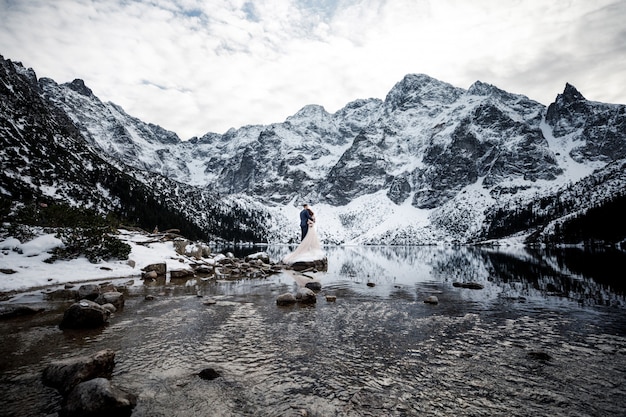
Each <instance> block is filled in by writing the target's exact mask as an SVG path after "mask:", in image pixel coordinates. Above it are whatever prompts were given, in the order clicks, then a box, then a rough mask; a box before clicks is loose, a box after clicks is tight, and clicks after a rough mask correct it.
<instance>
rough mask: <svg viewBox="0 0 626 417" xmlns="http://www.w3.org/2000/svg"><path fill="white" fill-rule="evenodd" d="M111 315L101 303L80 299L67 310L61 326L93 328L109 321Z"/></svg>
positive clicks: (65, 327)
mask: <svg viewBox="0 0 626 417" xmlns="http://www.w3.org/2000/svg"><path fill="white" fill-rule="evenodd" d="M110 315H111V313H110V312H109V311H108V310H107V309H105V308H103V307H102V306H101V305H100V304H98V303H96V302H93V301H89V300H80V301H79V302H78V303H74V304H72V305H71V306H70V307H69V308H68V309H67V310H65V314H64V315H63V320H62V321H61V324H59V327H60V328H61V329H93V328H97V327H101V326H104V325H105V324H106V323H107V322H108V321H109V316H110Z"/></svg>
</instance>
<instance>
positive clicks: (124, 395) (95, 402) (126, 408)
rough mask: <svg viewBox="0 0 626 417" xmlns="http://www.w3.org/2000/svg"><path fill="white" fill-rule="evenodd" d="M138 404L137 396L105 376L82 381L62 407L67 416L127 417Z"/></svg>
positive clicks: (63, 413) (64, 414)
mask: <svg viewBox="0 0 626 417" xmlns="http://www.w3.org/2000/svg"><path fill="white" fill-rule="evenodd" d="M136 405H137V397H136V396H135V395H133V394H130V393H128V392H126V391H124V390H122V389H119V388H117V387H115V386H113V385H112V384H111V381H109V380H108V379H105V378H94V379H91V380H89V381H86V382H82V383H80V384H78V385H77V386H76V388H74V390H72V392H70V394H69V395H68V396H67V399H66V401H65V405H64V406H63V409H62V415H63V416H65V417H78V416H81V417H86V416H89V417H95V416H98V417H104V416H121V417H127V416H130V415H131V414H132V410H133V408H135V406H136Z"/></svg>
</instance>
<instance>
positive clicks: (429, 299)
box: [424, 295, 439, 304]
mask: <svg viewBox="0 0 626 417" xmlns="http://www.w3.org/2000/svg"><path fill="white" fill-rule="evenodd" d="M424 302H425V303H426V304H439V298H437V296H436V295H431V296H428V297H426V299H425V300H424Z"/></svg>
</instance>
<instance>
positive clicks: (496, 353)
mask: <svg viewBox="0 0 626 417" xmlns="http://www.w3.org/2000/svg"><path fill="white" fill-rule="evenodd" d="M265 249H266V251H267V252H268V253H269V254H270V256H271V258H272V259H280V258H281V257H282V255H284V254H285V253H286V252H287V251H288V250H289V248H287V247H268V248H265ZM327 253H328V258H329V270H328V271H327V272H324V273H317V274H315V277H316V278H318V279H319V280H321V282H322V284H323V289H322V291H321V292H320V294H319V295H318V303H317V304H316V305H314V306H310V307H302V306H293V307H277V306H276V304H275V299H276V296H277V295H279V294H281V293H284V292H295V290H296V288H297V284H296V283H295V281H294V279H293V277H292V276H291V275H290V274H289V272H284V273H281V274H278V275H275V276H272V277H271V278H269V279H264V280H257V279H254V280H241V281H236V282H215V281H206V282H205V281H201V280H197V281H196V280H192V281H188V282H187V283H185V284H177V285H174V284H167V285H165V286H143V285H140V284H139V283H138V284H137V285H136V286H133V287H131V288H130V293H129V297H128V298H127V302H126V306H125V308H124V310H123V311H118V312H117V313H116V314H115V316H114V317H112V320H111V324H110V325H109V326H107V327H106V328H104V329H102V330H97V331H88V332H84V331H61V330H59V329H58V323H59V321H60V319H61V317H62V314H63V311H64V309H65V308H66V307H67V304H63V303H60V304H54V305H51V304H46V307H47V308H48V309H49V310H48V312H47V313H45V314H42V315H38V316H35V317H31V318H19V319H13V320H9V321H3V322H0V337H1V338H2V339H1V340H2V345H1V347H0V414H1V415H4V416H45V415H54V414H55V413H56V412H57V411H58V410H59V401H60V397H59V396H58V395H57V394H56V392H55V391H54V390H52V389H49V388H47V387H44V386H43V385H42V384H41V382H40V376H41V371H42V369H43V368H44V367H45V365H46V364H47V363H49V362H50V361H51V360H56V359H60V358H66V357H74V356H79V355H84V354H91V353H93V352H96V351H98V350H101V349H105V348H111V349H114V350H115V351H116V352H117V355H116V367H115V372H114V375H113V383H114V384H115V385H117V386H119V387H122V388H125V389H127V390H129V391H131V392H133V393H135V394H136V395H138V397H139V401H138V405H137V407H136V409H135V411H134V413H133V416H146V417H148V416H150V417H155V416H168V417H169V416H529V415H535V416H623V415H624V410H625V409H626V301H625V296H624V293H625V288H626V279H625V278H624V273H623V266H624V265H625V264H626V262H625V261H626V256H625V255H624V254H623V253H611V252H605V251H597V252H584V251H581V250H569V251H553V252H540V251H536V252H533V251H529V250H519V251H517V252H515V253H507V252H503V251H495V250H480V249H473V248H460V249H453V248H448V249H441V248H434V247H399V248H398V247H339V248H327ZM610 271H617V272H610ZM468 281H472V282H479V283H481V284H483V285H484V288H483V289H481V290H471V289H464V288H458V287H455V286H453V283H455V282H468ZM368 282H369V283H373V284H374V286H373V287H372V286H368V285H367V284H368ZM197 291H200V293H201V294H202V295H203V296H204V299H206V298H208V297H212V298H214V299H216V300H217V303H216V304H215V305H212V306H206V305H204V304H203V302H202V301H203V298H199V297H197V295H196V294H197ZM146 294H155V295H156V296H157V299H156V300H155V301H145V300H144V297H145V295H146ZM327 294H330V295H335V296H336V297H337V301H336V302H326V300H325V297H324V296H325V295H327ZM429 295H436V296H437V297H438V298H439V301H440V303H439V304H438V305H430V304H425V303H424V302H423V300H424V299H425V298H426V297H428V296H429ZM17 301H19V302H32V303H34V304H39V303H40V297H39V295H38V294H37V293H35V294H25V295H23V296H22V297H20V298H19V299H18V300H14V301H13V302H17ZM207 367H211V368H214V369H216V370H218V371H219V372H220V373H221V375H222V376H221V377H220V378H217V379H215V380H213V381H206V380H202V379H200V378H199V377H198V376H197V375H196V374H197V373H198V372H199V371H200V370H202V369H204V368H207Z"/></svg>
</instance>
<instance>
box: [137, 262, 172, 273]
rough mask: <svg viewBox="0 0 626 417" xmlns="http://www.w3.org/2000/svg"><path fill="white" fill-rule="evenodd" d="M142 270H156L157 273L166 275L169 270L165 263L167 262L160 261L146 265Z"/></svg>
mask: <svg viewBox="0 0 626 417" xmlns="http://www.w3.org/2000/svg"><path fill="white" fill-rule="evenodd" d="M141 270H142V271H144V272H150V271H154V272H156V273H157V275H165V273H166V272H167V265H166V264H165V262H160V263H155V264H150V265H146V266H144V267H143V268H142V269H141Z"/></svg>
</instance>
